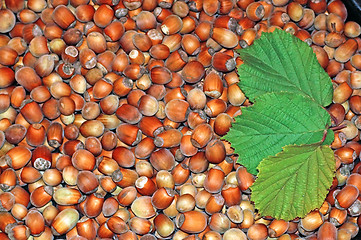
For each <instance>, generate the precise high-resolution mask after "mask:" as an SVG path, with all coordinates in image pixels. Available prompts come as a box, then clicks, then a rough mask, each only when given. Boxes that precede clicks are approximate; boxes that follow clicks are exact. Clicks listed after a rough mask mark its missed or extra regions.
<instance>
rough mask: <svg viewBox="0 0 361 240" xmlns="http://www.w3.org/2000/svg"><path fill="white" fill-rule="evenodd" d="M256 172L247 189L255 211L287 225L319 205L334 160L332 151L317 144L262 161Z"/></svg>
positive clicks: (329, 178) (300, 147)
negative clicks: (250, 185)
mask: <svg viewBox="0 0 361 240" xmlns="http://www.w3.org/2000/svg"><path fill="white" fill-rule="evenodd" d="M258 169H259V174H258V178H257V179H256V181H255V182H254V184H253V185H252V187H251V189H252V196H251V200H252V201H253V202H254V203H255V207H256V208H257V209H258V210H259V212H260V214H261V215H263V216H272V217H274V218H277V219H284V220H286V221H289V220H292V219H294V218H296V217H304V216H305V215H306V214H307V213H308V212H310V211H311V210H313V209H315V208H319V207H320V206H321V205H322V203H323V201H324V199H325V197H326V195H327V193H328V189H329V188H330V186H331V184H332V179H333V175H334V171H335V160H334V155H333V151H332V149H331V148H329V147H327V146H324V145H321V143H315V144H310V145H300V146H297V145H294V146H286V147H284V149H283V151H282V152H280V153H278V154H277V155H276V156H272V157H268V158H266V159H264V160H263V161H262V162H261V163H260V165H259V167H258Z"/></svg>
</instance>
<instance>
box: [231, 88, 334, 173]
mask: <svg viewBox="0 0 361 240" xmlns="http://www.w3.org/2000/svg"><path fill="white" fill-rule="evenodd" d="M330 125H331V120H330V116H329V114H328V113H327V111H326V110H325V109H323V108H322V107H320V106H319V105H318V104H317V103H316V102H314V101H312V100H311V99H310V98H308V97H306V96H304V95H299V94H295V93H287V92H280V93H268V94H263V95H261V96H259V97H258V98H256V101H255V104H254V105H253V106H251V107H247V108H243V109H242V115H240V116H238V117H236V121H235V123H233V125H232V128H231V129H230V131H229V132H228V134H227V135H226V136H225V139H226V140H228V141H229V142H231V143H232V147H233V148H235V152H236V153H237V154H238V155H239V162H240V163H241V164H242V165H244V166H245V167H247V170H248V171H249V172H250V173H252V174H257V169H256V168H257V166H258V164H259V163H260V162H261V161H262V159H264V158H266V157H268V156H272V155H275V154H276V153H279V152H280V151H281V150H282V147H284V146H286V145H290V144H311V143H316V142H319V141H321V140H322V138H323V136H324V133H325V131H327V132H328V134H327V135H330V136H331V137H327V138H326V140H325V142H324V143H325V144H331V142H332V141H333V133H332V131H331V130H328V127H329V126H330Z"/></svg>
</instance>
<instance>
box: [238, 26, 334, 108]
mask: <svg viewBox="0 0 361 240" xmlns="http://www.w3.org/2000/svg"><path fill="white" fill-rule="evenodd" d="M239 54H240V57H241V59H242V60H243V61H244V64H242V65H241V66H240V67H239V69H238V74H239V78H240V82H239V86H240V88H241V89H242V90H243V91H244V92H245V93H246V95H247V97H248V98H249V99H250V100H251V101H254V100H255V98H256V97H257V96H260V95H262V94H264V93H268V92H280V91H287V92H292V93H298V94H305V95H307V96H309V97H310V98H311V99H313V100H314V101H315V102H317V103H318V104H320V105H321V106H324V107H325V106H327V105H329V104H331V102H332V84H331V80H330V78H329V76H328V74H327V73H326V72H325V71H324V70H323V68H322V67H321V66H320V64H319V63H318V61H317V58H316V55H315V54H314V53H313V51H312V48H310V47H309V46H308V45H307V44H306V43H305V42H303V41H301V40H299V39H298V38H296V37H294V36H293V35H291V34H289V33H286V32H285V31H282V30H279V29H276V30H275V32H273V33H262V36H261V38H260V39H258V40H256V41H255V42H254V44H253V45H252V46H250V47H248V48H245V49H240V50H239Z"/></svg>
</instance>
